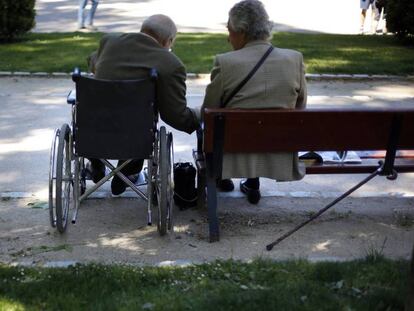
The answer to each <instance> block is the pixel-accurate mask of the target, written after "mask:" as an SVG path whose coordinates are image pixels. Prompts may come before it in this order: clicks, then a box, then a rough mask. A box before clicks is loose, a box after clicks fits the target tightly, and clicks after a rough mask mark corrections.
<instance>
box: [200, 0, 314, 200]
mask: <svg viewBox="0 0 414 311" xmlns="http://www.w3.org/2000/svg"><path fill="white" fill-rule="evenodd" d="M227 29H228V32H229V36H228V41H229V42H230V44H231V45H232V47H233V50H234V51H231V52H228V53H224V54H219V55H217V56H216V58H215V61H214V68H213V70H212V72H211V83H210V84H209V85H208V86H207V89H206V94H205V98H204V102H203V106H202V111H203V109H204V108H212V107H215V108H217V107H226V108H237V109H260V108H267V109H268V108H285V109H294V108H298V109H301V108H305V106H306V97H307V94H306V93H307V91H306V81H305V67H304V64H303V56H302V54H301V53H299V52H297V51H293V50H288V49H281V48H277V47H273V46H272V44H271V43H270V42H269V41H270V38H271V30H272V23H271V22H270V21H269V16H268V14H267V12H266V10H265V8H264V6H263V4H262V3H261V2H260V1H258V0H244V1H241V2H239V3H236V4H235V5H234V6H233V7H232V8H231V10H230V12H229V19H228V23H227ZM235 139H243V137H235ZM270 143H272V142H269V144H270ZM222 176H223V179H221V180H218V181H217V187H218V188H219V190H221V191H232V190H233V189H234V184H233V182H232V180H231V179H229V178H231V177H235V178H237V177H238V178H246V179H244V180H242V181H241V182H240V190H241V191H242V192H243V193H244V194H246V196H247V199H248V201H249V202H250V203H252V204H257V203H258V202H259V200H260V197H261V194H260V181H259V177H267V178H271V179H275V180H277V181H291V180H299V179H302V178H303V176H304V167H300V166H299V161H298V155H297V153H292V152H283V153H268V154H256V153H249V154H240V153H233V154H225V155H224V158H223V174H222Z"/></svg>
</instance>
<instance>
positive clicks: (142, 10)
mask: <svg viewBox="0 0 414 311" xmlns="http://www.w3.org/2000/svg"><path fill="white" fill-rule="evenodd" d="M236 2H237V1H234V0H209V1H194V0H174V1H171V0H124V1H116V0H105V1H101V2H100V3H99V6H98V10H97V13H96V18H95V25H96V26H97V27H98V28H99V30H100V31H103V32H134V31H138V30H139V28H140V25H141V23H142V21H143V20H144V19H145V18H146V17H148V16H150V15H153V14H156V13H163V14H167V15H169V16H171V17H172V18H173V20H174V21H175V22H176V23H177V25H178V28H179V31H181V32H225V31H226V22H227V13H228V11H229V9H230V8H231V7H232V6H233V4H234V3H236ZM262 2H263V3H264V4H265V7H266V9H267V12H268V13H269V16H270V18H271V19H272V20H273V21H274V23H275V31H300V32H322V33H348V34H355V33H357V32H358V31H359V14H360V9H359V4H358V1H344V0H331V1H326V0H312V1H309V0H297V1H283V0H262ZM328 2H329V4H327V3H328ZM77 9H78V2H77V1H62V0H37V1H36V11H37V17H36V28H35V31H37V32H53V31H58V32H68V31H75V30H76V28H77V25H76V20H77ZM367 16H370V12H368V14H367ZM368 20H369V18H367V21H366V29H369V25H368V22H369V21H368Z"/></svg>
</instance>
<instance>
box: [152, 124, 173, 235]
mask: <svg viewBox="0 0 414 311" xmlns="http://www.w3.org/2000/svg"><path fill="white" fill-rule="evenodd" d="M158 161H159V163H158V169H157V170H158V172H157V179H158V180H157V181H156V185H157V199H158V232H159V233H160V235H165V234H166V233H167V230H171V229H172V202H173V201H172V196H173V190H172V187H173V179H172V178H173V176H172V161H173V160H172V135H171V133H169V134H167V132H166V129H165V127H164V126H162V127H161V128H160V132H159V159H158Z"/></svg>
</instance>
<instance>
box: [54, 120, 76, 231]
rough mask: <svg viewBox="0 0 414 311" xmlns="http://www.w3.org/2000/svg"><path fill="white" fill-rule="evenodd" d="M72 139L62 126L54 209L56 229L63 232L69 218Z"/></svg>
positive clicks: (58, 149)
mask: <svg viewBox="0 0 414 311" xmlns="http://www.w3.org/2000/svg"><path fill="white" fill-rule="evenodd" d="M71 143H72V139H71V130H70V127H69V125H67V124H63V125H62V127H61V129H60V132H59V143H58V147H57V155H56V184H55V204H54V205H55V208H56V210H55V211H56V215H55V216H56V218H55V219H56V227H57V229H58V231H59V232H60V233H63V232H65V230H66V226H67V223H68V217H69V207H70V203H71V192H72V191H73V189H72V187H73V178H72V170H71V158H72V146H71Z"/></svg>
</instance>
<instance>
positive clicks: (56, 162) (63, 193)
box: [49, 69, 174, 236]
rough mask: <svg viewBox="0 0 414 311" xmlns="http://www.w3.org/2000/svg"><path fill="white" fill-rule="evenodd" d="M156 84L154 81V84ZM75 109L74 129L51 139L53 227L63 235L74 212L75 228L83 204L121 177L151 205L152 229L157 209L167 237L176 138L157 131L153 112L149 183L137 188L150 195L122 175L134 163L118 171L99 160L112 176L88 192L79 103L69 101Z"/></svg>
mask: <svg viewBox="0 0 414 311" xmlns="http://www.w3.org/2000/svg"><path fill="white" fill-rule="evenodd" d="M79 77H80V71H79V70H78V69H75V70H74V72H73V74H72V79H73V81H75V82H76V81H77V80H76V79H78V78H79ZM150 77H151V79H153V80H155V79H156V78H157V73H156V71H155V70H154V69H152V70H151V71H150ZM154 83H155V81H154ZM67 102H68V104H71V105H72V122H71V126H69V125H68V124H66V123H65V124H63V125H62V126H61V127H60V128H58V129H56V130H55V132H54V135H53V139H52V146H51V150H50V163H49V165H50V166H49V216H50V224H51V226H52V227H56V228H57V230H58V231H59V232H60V233H64V232H65V231H66V228H67V223H68V219H69V210H70V209H71V208H73V215H72V223H73V224H75V223H76V220H77V216H78V210H79V207H80V204H81V202H82V201H84V200H85V199H86V198H88V197H89V196H90V195H91V194H92V193H93V192H95V191H96V190H97V189H98V188H99V187H101V186H102V185H103V184H104V183H105V182H106V181H108V180H109V179H110V178H111V177H113V176H115V175H118V177H119V178H121V179H122V180H123V181H124V182H125V183H126V184H127V185H128V186H130V187H131V189H132V190H133V191H134V192H135V193H137V194H138V196H140V197H141V198H143V199H144V200H146V201H147V202H148V206H147V223H148V225H152V209H154V208H156V209H157V214H158V219H157V229H158V232H159V234H160V235H161V236H162V235H165V234H166V233H167V232H168V231H172V230H173V215H172V209H173V180H174V178H173V170H172V166H173V163H174V159H173V154H174V151H173V135H172V133H171V132H167V130H166V128H165V126H161V127H158V111H156V112H155V111H154V125H153V127H154V128H153V131H152V132H153V137H154V139H153V148H152V154H151V156H150V157H149V158H148V159H146V160H147V174H144V175H145V177H146V181H145V182H144V183H142V184H139V185H138V186H142V185H147V192H146V193H144V192H143V191H141V190H140V189H139V188H138V186H137V185H135V184H134V183H132V182H131V181H130V180H129V179H128V178H127V177H126V176H125V175H124V174H123V173H122V172H121V170H122V168H124V167H125V166H126V165H128V163H130V162H131V161H132V160H131V159H129V160H126V161H125V162H124V163H122V164H121V165H120V166H119V167H114V166H113V165H112V164H111V163H110V162H109V161H108V160H107V159H100V160H101V162H103V163H104V165H105V167H108V168H109V169H110V173H109V174H108V175H106V176H105V177H103V178H102V179H101V180H99V181H98V182H97V183H96V184H95V185H93V186H92V187H91V188H88V189H87V188H86V180H87V176H86V175H87V173H86V168H85V158H84V157H82V156H79V155H78V154H77V153H76V150H75V145H76V138H75V137H74V136H76V135H74V132H73V129H76V128H77V123H76V109H77V103H78V102H77V100H74V99H70V98H69V96H68V100H67Z"/></svg>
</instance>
